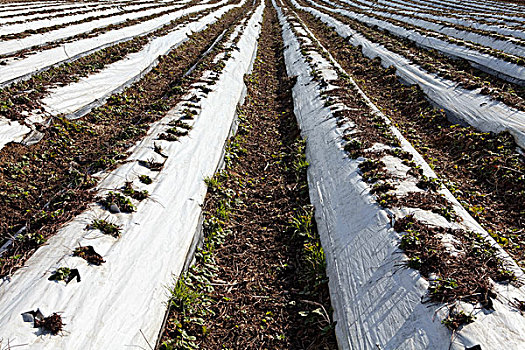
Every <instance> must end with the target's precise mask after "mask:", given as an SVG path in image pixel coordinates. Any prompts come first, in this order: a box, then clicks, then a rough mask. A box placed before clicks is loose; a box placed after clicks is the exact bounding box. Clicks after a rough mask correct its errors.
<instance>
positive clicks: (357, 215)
mask: <svg viewBox="0 0 525 350" xmlns="http://www.w3.org/2000/svg"><path fill="white" fill-rule="evenodd" d="M274 5H275V3H274ZM278 15H279V20H280V22H281V25H282V27H283V38H284V41H285V43H286V46H285V52H284V56H285V62H286V66H287V73H288V76H297V83H296V85H295V86H294V88H293V91H292V92H293V98H294V112H295V115H296V117H297V119H298V122H299V126H300V128H301V133H302V135H303V137H304V138H305V139H306V143H307V147H306V155H307V160H308V162H309V164H310V166H309V168H308V183H309V188H310V198H311V202H312V204H313V205H314V207H315V217H316V222H317V227H318V230H319V233H320V236H321V241H322V245H323V248H324V251H325V254H326V259H327V275H328V277H329V281H330V282H329V284H330V286H329V287H330V295H331V301H332V306H333V308H334V320H335V321H337V324H336V335H337V339H338V344H339V348H341V349H374V350H377V349H381V350H388V349H435V350H448V349H457V350H460V349H461V350H464V349H465V348H466V347H468V346H474V345H477V344H480V345H481V347H482V349H484V350H486V349H501V344H505V346H506V348H508V349H522V348H523V346H525V337H524V336H523V334H520V333H518V332H516V330H518V329H523V327H525V320H524V319H523V317H522V316H521V315H519V313H518V312H516V311H515V310H512V309H510V308H509V307H507V306H506V305H505V304H503V303H501V302H500V300H499V299H498V300H496V301H495V303H494V307H495V310H496V311H495V312H493V313H489V314H484V313H483V312H479V313H477V314H476V316H477V320H476V321H475V322H474V323H472V324H469V325H466V326H465V327H463V328H462V330H461V331H460V332H459V333H458V334H457V337H456V339H455V340H454V342H453V343H452V344H451V333H450V332H449V331H448V330H447V328H446V327H444V326H443V325H442V324H441V323H440V317H441V316H442V311H440V309H439V306H438V305H431V304H423V303H422V302H421V297H423V296H424V295H425V293H426V290H427V287H428V283H427V281H426V280H425V279H423V278H422V277H421V276H420V275H419V273H418V272H417V271H414V270H411V269H406V268H401V267H400V266H399V265H400V264H401V263H402V261H403V260H404V259H403V254H402V252H401V250H400V249H399V248H398V245H399V236H398V234H397V233H396V232H395V231H394V230H393V229H392V228H391V226H390V218H389V217H388V215H387V212H386V211H385V210H383V209H381V208H380V207H379V206H378V205H377V204H376V203H375V200H374V199H373V197H372V196H371V195H370V194H369V193H368V187H367V185H366V184H365V183H364V182H363V181H362V180H361V176H360V175H359V172H358V164H359V162H358V161H355V160H350V159H349V158H348V156H347V155H346V154H345V152H344V151H343V144H342V141H341V140H342V130H341V129H339V128H338V127H337V125H336V120H335V118H333V117H332V115H331V111H330V109H328V108H326V107H324V101H323V100H322V99H321V98H320V90H319V88H318V84H317V83H315V82H314V81H313V80H312V78H311V69H310V67H309V65H308V63H307V62H306V60H305V59H304V57H303V56H302V54H301V50H300V46H299V43H298V41H297V39H296V37H295V35H294V34H293V32H292V31H291V30H290V27H289V24H288V23H287V22H286V20H285V18H284V16H283V14H282V11H281V10H280V9H279V8H278ZM367 102H368V103H369V104H371V102H370V100H369V99H367ZM371 107H373V110H374V111H376V113H379V110H378V109H377V107H375V106H373V105H371ZM394 130H395V134H396V136H398V137H399V138H400V139H401V141H402V147H403V148H404V149H405V150H407V151H409V152H411V153H412V154H414V156H415V157H414V160H415V161H416V162H417V163H418V164H420V165H421V166H422V168H423V170H424V172H425V173H427V174H433V172H432V170H431V169H430V167H429V166H428V164H426V163H424V161H423V159H422V157H421V156H420V155H419V154H418V153H417V152H416V151H415V150H414V149H413V148H412V147H411V146H410V144H409V143H408V142H407V141H406V140H405V139H404V138H402V136H401V134H400V133H399V131H397V130H396V129H394ZM433 175H434V176H435V174H433ZM445 192H446V193H447V198H451V197H452V195H451V194H450V192H448V191H445ZM452 200H453V201H454V208H455V209H456V210H458V212H459V214H460V215H461V217H463V218H464V219H465V222H464V224H465V225H467V226H468V227H470V228H471V229H473V230H475V231H477V232H480V233H481V232H484V236H485V237H486V238H487V240H488V241H490V242H491V243H492V244H495V246H497V245H496V243H495V242H494V241H493V240H492V239H491V238H490V236H488V234H487V233H486V232H485V231H483V230H482V229H481V227H480V226H479V225H478V224H477V223H476V222H475V221H474V220H473V219H472V218H471V217H470V216H469V215H468V213H466V212H465V211H464V209H462V208H461V206H460V205H459V204H458V203H457V201H456V200H455V199H453V197H452ZM497 247H498V249H499V251H500V253H501V254H502V256H503V258H504V259H505V260H506V261H507V262H508V263H509V264H510V265H513V266H514V268H515V269H518V270H519V268H518V267H517V266H516V264H515V263H514V262H513V261H512V260H511V259H510V258H509V257H508V255H507V254H506V253H505V252H504V251H503V250H502V249H501V247H499V246H497ZM518 270H516V271H517V272H518V275H519V273H521V275H523V273H522V272H521V271H518ZM510 289H511V288H507V287H502V288H500V289H499V290H498V293H501V294H502V295H504V298H506V297H511V296H519V297H521V298H523V296H524V295H525V294H524V293H523V291H522V290H518V289H515V288H514V289H513V290H512V291H510ZM512 293H514V294H512ZM495 329H498V331H497V332H494V330H495Z"/></svg>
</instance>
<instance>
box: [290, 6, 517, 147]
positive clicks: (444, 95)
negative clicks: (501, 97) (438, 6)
mask: <svg viewBox="0 0 525 350" xmlns="http://www.w3.org/2000/svg"><path fill="white" fill-rule="evenodd" d="M291 1H292V3H293V4H294V6H297V7H298V8H302V9H303V10H306V11H309V12H311V13H312V14H314V15H316V16H317V17H319V18H320V19H321V20H322V21H323V22H325V23H326V24H328V25H330V26H332V27H334V28H335V30H336V31H337V33H339V35H341V36H342V37H344V38H348V40H349V42H350V43H351V44H352V45H354V46H358V45H361V46H362V50H363V54H364V55H365V56H367V57H370V58H374V57H380V58H381V64H382V65H383V66H384V67H389V66H394V67H395V68H396V69H397V71H396V74H397V75H398V76H399V77H400V78H401V79H402V80H403V81H405V82H408V83H410V84H417V85H419V86H420V87H421V89H422V90H423V91H424V93H425V94H426V96H427V97H428V99H429V100H430V101H431V102H433V103H434V104H436V105H437V106H439V107H440V108H443V109H445V110H446V111H447V112H448V113H449V115H451V117H452V119H454V121H458V122H461V123H463V124H467V125H471V126H473V127H475V128H477V129H479V130H481V131H484V132H488V131H490V132H495V133H498V132H502V131H509V132H510V133H511V134H512V135H513V136H514V138H515V140H516V143H517V144H518V145H519V146H520V147H522V148H525V112H521V111H518V110H516V109H513V108H510V107H509V106H507V105H505V104H504V103H502V102H499V101H495V100H492V99H490V98H488V97H487V96H484V95H481V94H479V90H473V91H469V90H466V89H463V88H460V87H457V86H456V85H457V84H456V83H454V82H452V81H450V80H446V79H442V78H440V77H439V76H437V75H435V74H430V73H428V72H426V71H425V70H423V69H421V68H420V67H419V66H417V65H414V64H413V63H412V62H411V61H410V60H408V59H406V58H405V57H403V56H401V55H398V54H396V53H393V52H391V51H389V50H387V49H386V48H385V47H383V46H382V45H379V44H376V43H372V42H371V41H369V40H368V39H366V38H365V37H363V36H362V35H361V34H359V33H357V32H356V31H354V30H353V29H352V28H350V27H349V26H347V25H345V24H343V23H341V22H339V21H337V20H336V19H334V18H332V17H330V16H327V15H326V14H324V13H322V12H320V11H318V10H316V9H314V8H307V7H302V6H300V5H299V4H298V3H297V2H296V1H295V0H291ZM524 73H525V70H524Z"/></svg>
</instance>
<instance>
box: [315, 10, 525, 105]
mask: <svg viewBox="0 0 525 350" xmlns="http://www.w3.org/2000/svg"><path fill="white" fill-rule="evenodd" d="M337 3H339V4H341V5H342V4H344V3H342V2H337ZM325 6H326V5H325ZM318 10H319V11H321V12H323V13H325V14H328V15H330V16H331V17H333V18H335V19H337V20H339V21H340V22H342V23H345V24H347V25H349V26H350V27H351V28H352V29H354V30H356V31H358V32H359V33H361V34H362V35H363V36H365V37H366V38H367V39H369V40H370V41H372V42H375V43H378V44H381V45H383V46H384V47H386V48H387V49H388V50H390V51H392V52H395V53H397V54H400V55H402V56H404V57H406V58H408V59H410V60H411V61H413V62H414V63H415V64H417V65H419V66H420V67H421V68H423V69H425V70H426V71H428V72H430V73H435V74H437V75H438V76H441V77H443V78H445V79H449V80H452V81H454V82H456V83H458V84H459V86H461V87H463V88H465V89H468V90H473V89H477V88H482V89H481V91H480V93H481V94H483V95H488V96H490V97H492V98H494V99H496V100H498V101H502V102H503V103H505V104H507V105H509V106H511V107H514V108H516V109H518V110H521V111H524V110H525V87H522V86H519V85H516V84H512V83H509V82H508V81H505V80H503V79H499V78H497V77H495V76H493V75H490V74H488V73H485V72H483V71H481V70H479V69H476V68H474V67H472V65H470V63H469V62H468V61H466V60H463V59H452V58H450V57H447V56H445V55H443V54H440V53H439V52H437V51H435V50H427V49H425V48H422V47H420V46H417V45H416V44H415V43H414V42H413V41H411V40H408V39H403V38H400V37H397V36H395V35H394V34H391V33H389V32H388V31H382V30H380V29H378V28H377V27H368V26H366V25H364V24H362V23H360V22H359V21H355V20H352V19H350V18H348V17H345V16H343V15H340V14H337V13H333V12H330V11H326V10H324V9H321V8H318Z"/></svg>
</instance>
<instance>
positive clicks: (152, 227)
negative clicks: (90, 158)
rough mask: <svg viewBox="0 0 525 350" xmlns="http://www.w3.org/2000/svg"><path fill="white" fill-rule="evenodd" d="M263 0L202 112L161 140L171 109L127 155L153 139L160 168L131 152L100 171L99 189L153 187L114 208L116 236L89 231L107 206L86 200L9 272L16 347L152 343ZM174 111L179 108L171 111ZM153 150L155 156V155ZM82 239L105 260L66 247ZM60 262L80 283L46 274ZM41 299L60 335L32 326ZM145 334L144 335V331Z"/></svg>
mask: <svg viewBox="0 0 525 350" xmlns="http://www.w3.org/2000/svg"><path fill="white" fill-rule="evenodd" d="M262 6H263V5H261V6H260V7H258V8H257V10H256V11H255V13H254V15H253V16H252V17H251V18H250V20H249V22H248V26H247V27H246V28H245V29H244V30H243V32H242V36H241V37H240V40H239V42H238V43H237V47H238V48H239V50H234V51H232V52H231V55H232V59H230V60H228V61H227V62H226V66H225V68H224V70H223V73H222V74H221V76H220V79H219V80H218V81H217V83H216V84H215V85H213V86H211V87H212V88H213V91H211V92H210V93H208V95H207V97H206V98H205V99H202V100H201V101H200V104H201V111H200V114H199V115H198V116H196V117H195V123H194V125H193V129H192V130H191V132H190V133H189V135H188V136H186V137H183V138H181V139H180V141H178V142H171V143H170V142H167V141H158V140H156V137H157V135H158V133H160V132H162V131H164V129H165V128H166V123H167V122H169V121H170V120H172V119H174V116H173V115H172V114H173V113H174V114H177V113H180V112H181V111H182V109H183V108H184V107H183V106H182V104H181V106H179V107H178V108H179V110H177V111H171V112H169V113H168V115H167V116H166V117H165V118H164V120H161V121H160V122H159V123H156V124H155V125H153V126H152V127H151V129H150V131H149V133H148V136H146V138H145V139H143V140H142V141H141V142H139V143H138V144H137V145H136V146H135V147H134V151H133V154H132V155H131V156H130V158H129V159H130V160H135V159H149V158H151V157H154V156H155V155H156V154H155V153H154V151H153V144H154V143H162V146H163V149H164V152H165V153H166V154H167V155H169V157H168V158H167V160H166V163H165V165H164V168H163V169H162V170H161V171H160V172H159V173H155V172H150V171H149V170H148V169H146V168H144V167H142V166H140V165H138V164H137V162H135V161H131V162H128V163H125V164H123V165H122V166H120V167H119V168H117V169H116V170H115V171H113V172H111V173H110V174H109V175H108V176H107V177H105V178H104V179H103V180H102V181H101V183H100V184H99V186H98V188H100V189H109V188H115V187H120V186H122V184H123V182H124V181H125V179H129V180H132V179H133V180H134V181H135V186H141V189H142V188H146V189H147V190H148V191H150V194H151V198H152V199H146V200H144V201H143V202H141V203H140V204H139V205H138V207H137V212H135V213H132V214H115V216H116V217H117V218H118V221H119V224H122V225H123V230H122V232H123V233H122V236H121V237H120V238H119V239H118V240H115V239H114V238H112V237H109V236H105V235H102V234H96V233H93V232H92V231H86V230H85V227H86V224H88V223H89V222H91V220H92V219H93V218H95V217H106V216H107V212H105V211H102V210H101V209H99V208H98V207H97V206H95V205H93V206H91V207H90V208H89V209H88V210H87V211H86V212H85V213H83V214H81V215H80V216H78V217H76V218H75V219H73V220H72V221H71V222H70V223H68V224H67V225H65V226H64V227H62V228H61V229H60V230H59V232H58V233H57V234H56V235H55V236H53V237H52V238H51V239H49V241H48V243H47V245H45V246H43V247H41V248H40V249H38V250H37V251H36V252H35V254H34V255H33V256H32V257H31V258H30V259H29V260H28V261H27V263H26V267H24V268H23V269H20V270H19V271H17V272H15V274H14V275H13V276H12V278H11V281H10V282H9V281H4V282H3V283H2V284H1V285H0V334H1V336H2V338H3V341H4V343H5V342H7V340H9V342H10V344H11V346H12V347H14V346H16V345H22V344H26V345H24V346H17V347H16V348H17V349H53V350H55V349H67V350H69V349H124V348H133V347H134V348H142V349H149V345H148V342H149V344H155V340H156V337H157V335H158V332H159V329H160V326H161V323H162V320H163V316H164V313H165V311H166V302H167V301H168V299H169V292H168V290H167V286H168V285H171V283H172V282H173V276H178V274H179V273H180V271H181V269H182V267H183V265H184V262H185V260H186V255H187V253H188V249H189V248H190V245H191V241H192V237H193V235H194V234H195V231H196V229H197V226H198V219H199V215H200V213H201V211H202V210H201V207H200V205H201V204H202V203H203V200H204V196H205V194H206V185H205V183H204V181H203V180H204V178H205V177H208V176H213V174H214V171H215V169H216V167H217V164H218V163H219V162H220V157H221V156H222V151H223V149H222V147H223V145H224V142H225V140H226V138H227V136H228V134H229V131H230V127H231V124H232V122H233V120H234V116H235V111H236V108H237V104H238V102H239V100H240V99H241V97H242V92H243V90H244V83H243V76H244V74H245V73H246V72H247V70H248V69H249V67H250V65H251V63H252V61H253V57H254V55H255V49H256V40H257V37H258V36H259V33H260V28H261V26H260V22H261V20H262V11H263V7H262ZM175 118H176V116H175ZM159 157H160V156H159ZM140 174H147V175H150V176H151V177H152V178H153V179H154V183H153V184H152V185H147V186H146V185H143V184H142V185H140V183H139V182H138V181H136V177H138V175H140ZM79 244H82V245H92V246H94V247H95V250H96V251H97V252H98V253H100V254H101V255H102V256H103V257H104V259H105V260H106V262H105V263H104V264H103V265H102V266H88V265H87V263H86V262H85V261H84V260H82V259H80V258H76V257H72V256H70V254H71V252H72V250H73V249H75V247H77V246H78V245H79ZM59 266H69V267H70V268H78V269H79V271H80V274H81V276H82V281H81V282H80V283H76V282H73V283H70V284H69V285H67V286H65V285H64V284H63V283H55V282H52V281H48V280H47V277H49V273H50V272H51V271H53V270H54V269H56V268H57V267H59ZM36 308H40V309H41V310H42V312H43V313H44V315H48V314H49V313H52V312H61V315H62V319H63V321H64V323H65V324H66V325H65V326H64V331H63V333H64V334H63V335H62V336H50V335H43V336H38V335H37V334H36V332H37V329H36V328H33V325H32V324H31V323H26V322H23V320H22V316H21V315H20V314H21V313H23V312H26V311H30V310H33V309H36ZM146 339H147V340H146Z"/></svg>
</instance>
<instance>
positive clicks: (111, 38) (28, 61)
mask: <svg viewBox="0 0 525 350" xmlns="http://www.w3.org/2000/svg"><path fill="white" fill-rule="evenodd" d="M185 2H187V0H185ZM180 3H183V2H180ZM180 6H182V5H180ZM180 6H176V7H174V9H176V8H178V7H180ZM188 11H192V10H191V9H189V10H188ZM188 11H174V12H172V13H169V14H166V15H162V16H160V17H157V18H153V19H150V20H148V21H144V22H140V23H137V24H135V25H132V26H128V27H123V28H120V29H116V30H111V31H108V32H106V33H103V34H100V35H98V36H95V37H92V38H87V39H80V40H76V41H73V42H69V43H65V44H62V45H60V46H58V47H55V48H52V49H48V50H44V51H41V52H39V53H38V54H36V55H30V56H28V57H26V58H24V59H21V60H16V61H11V62H8V63H7V64H6V65H0V87H3V86H5V85H8V84H10V83H11V82H13V81H16V80H19V79H24V78H27V77H30V76H31V75H33V74H36V73H38V72H40V71H42V70H44V69H46V68H48V67H51V66H54V65H57V64H59V63H62V62H68V61H73V60H75V59H77V58H79V57H81V56H85V55H88V54H90V53H91V52H93V51H95V50H100V49H102V48H104V47H107V46H109V45H112V44H115V43H118V42H121V41H125V40H129V39H131V38H133V37H136V36H139V35H145V34H148V33H150V32H152V31H155V30H157V29H158V28H161V27H163V26H165V25H166V24H168V23H170V22H171V21H173V20H175V19H177V18H180V17H182V16H184V15H185V14H187V13H190V12H188Z"/></svg>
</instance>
